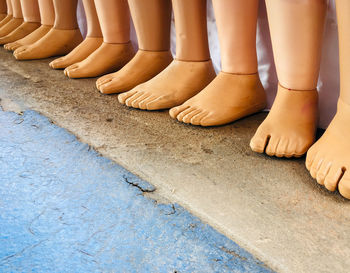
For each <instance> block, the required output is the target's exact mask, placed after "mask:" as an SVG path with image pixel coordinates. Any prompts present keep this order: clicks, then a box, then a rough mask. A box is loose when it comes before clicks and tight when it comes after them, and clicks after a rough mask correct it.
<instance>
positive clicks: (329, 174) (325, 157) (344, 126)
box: [306, 99, 350, 199]
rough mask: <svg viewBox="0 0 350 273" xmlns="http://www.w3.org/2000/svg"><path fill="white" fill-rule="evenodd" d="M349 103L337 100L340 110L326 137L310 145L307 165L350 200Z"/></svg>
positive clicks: (331, 189) (320, 179)
mask: <svg viewBox="0 0 350 273" xmlns="http://www.w3.org/2000/svg"><path fill="white" fill-rule="evenodd" d="M349 124H350V105H348V104H346V103H345V102H343V101H342V100H341V99H339V101H338V110H337V114H336V115H335V117H334V119H333V120H332V122H331V124H330V125H329V126H328V128H327V130H326V132H325V133H324V134H323V136H322V137H321V138H320V139H319V140H318V141H317V142H316V143H315V144H314V145H313V146H312V147H311V148H310V150H309V151H308V152H307V157H306V168H307V169H308V170H309V171H310V174H311V176H312V177H313V178H315V179H317V182H318V183H319V184H321V185H324V186H325V187H326V188H327V189H328V190H330V191H335V190H336V189H338V190H339V192H340V194H341V195H342V196H344V197H345V198H348V199H350V154H349V151H350V139H349V135H350V127H349Z"/></svg>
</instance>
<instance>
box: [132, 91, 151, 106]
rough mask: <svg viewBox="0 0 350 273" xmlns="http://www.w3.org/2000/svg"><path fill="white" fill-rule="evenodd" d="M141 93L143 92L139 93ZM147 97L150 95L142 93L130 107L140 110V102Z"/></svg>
mask: <svg viewBox="0 0 350 273" xmlns="http://www.w3.org/2000/svg"><path fill="white" fill-rule="evenodd" d="M141 93H143V92H141ZM149 96H151V94H148V93H143V94H142V95H141V96H139V97H138V98H136V99H135V100H134V101H133V102H132V103H131V106H132V107H134V108H140V102H141V101H143V100H144V99H146V98H148V97H149Z"/></svg>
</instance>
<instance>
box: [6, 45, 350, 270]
mask: <svg viewBox="0 0 350 273" xmlns="http://www.w3.org/2000/svg"><path fill="white" fill-rule="evenodd" d="M48 62H49V60H45V61H32V62H17V61H15V60H14V59H13V57H12V56H11V55H10V54H9V53H7V52H4V51H3V50H0V77H1V82H0V97H1V98H2V99H3V100H2V105H3V106H4V107H5V108H8V109H18V108H19V109H20V108H30V109H34V110H37V111H39V112H40V113H42V114H44V115H46V116H48V117H49V118H50V119H52V120H53V121H54V122H55V123H57V124H58V125H60V126H61V127H64V128H67V129H68V130H69V131H71V132H72V133H74V134H75V135H76V136H78V138H79V139H80V140H81V141H83V142H85V143H88V144H89V145H91V146H93V147H94V148H95V149H96V150H97V151H99V152H100V153H102V154H103V155H104V156H107V157H109V158H111V159H112V160H114V161H116V162H117V163H119V164H121V165H122V166H124V167H125V168H126V169H128V170H129V171H131V172H133V173H135V174H137V175H139V176H140V177H141V178H142V179H144V180H146V181H148V182H150V183H151V184H152V185H154V186H155V187H156V193H157V194H158V195H160V196H166V197H167V198H168V199H169V200H172V202H177V203H179V204H181V205H182V206H184V207H185V208H186V209H188V210H190V211H191V212H192V213H193V214H195V215H196V216H199V217H200V218H201V219H202V220H204V221H206V222H208V223H209V224H210V225H212V226H213V227H215V228H216V229H217V230H219V231H220V232H222V233H224V234H225V235H227V236H229V237H230V238H231V239H233V240H234V241H235V242H238V243H239V244H240V245H241V246H243V247H244V248H246V249H247V250H248V251H250V252H251V253H253V254H254V255H255V256H256V257H258V258H259V259H261V260H262V261H264V262H266V263H267V264H268V265H269V266H270V267H272V268H274V269H276V270H278V271H280V272H347V271H348V268H349V267H350V260H349V259H348V257H350V232H349V229H350V203H349V202H348V201H346V200H344V199H342V198H341V197H340V196H339V195H338V194H337V193H333V194H332V193H329V192H327V191H326V190H324V189H323V188H321V187H319V186H318V185H317V184H316V182H315V181H314V180H313V179H312V178H310V176H309V174H308V172H307V171H306V169H305V167H304V158H302V159H298V160H283V159H276V158H269V157H267V156H264V155H257V154H255V153H253V152H251V151H250V149H249V146H248V145H249V140H250V138H251V136H252V135H253V134H254V132H255V130H256V128H257V127H258V125H259V123H260V122H261V121H262V120H263V118H264V116H265V114H259V115H255V116H252V117H249V118H246V119H244V120H241V121H238V122H236V123H234V124H230V125H227V126H222V127H217V128H199V127H194V126H186V125H183V124H180V123H178V122H176V121H174V120H172V119H170V118H169V116H168V114H167V112H166V111H163V112H145V111H138V110H131V109H128V108H126V107H124V106H121V105H119V103H118V102H117V97H116V96H104V95H101V94H99V93H98V92H97V90H96V88H95V86H94V82H95V80H94V79H87V80H68V79H67V78H66V77H65V76H64V75H63V73H62V71H53V70H51V69H50V68H49V67H48ZM13 102H15V103H16V104H18V105H19V107H18V106H16V105H15V104H13Z"/></svg>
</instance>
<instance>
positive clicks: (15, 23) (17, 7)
mask: <svg viewBox="0 0 350 273" xmlns="http://www.w3.org/2000/svg"><path fill="white" fill-rule="evenodd" d="M11 6H12V13H13V14H12V15H13V17H12V18H11V20H9V21H8V22H7V23H6V24H5V25H3V26H2V27H1V28H0V38H2V37H4V36H6V35H8V34H9V33H11V32H12V31H14V30H15V29H16V28H18V27H19V26H20V25H21V24H22V23H23V14H22V8H21V1H20V0H11Z"/></svg>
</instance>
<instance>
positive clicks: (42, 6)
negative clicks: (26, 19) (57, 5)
mask: <svg viewBox="0 0 350 273" xmlns="http://www.w3.org/2000/svg"><path fill="white" fill-rule="evenodd" d="M24 1H25V0H24ZM38 6H39V14H40V18H41V26H40V27H39V28H37V29H36V30H34V31H33V32H32V33H30V34H28V35H27V36H25V37H24V38H22V39H20V40H17V41H15V42H12V43H8V44H6V45H4V48H5V49H7V50H10V51H14V50H16V49H17V48H19V47H21V46H24V45H31V44H34V43H35V42H36V41H39V40H40V39H41V38H42V37H44V36H45V35H46V34H47V33H48V32H49V31H50V30H51V28H52V27H53V24H54V22H55V9H54V6H53V1H52V0H38ZM24 13H25V12H24Z"/></svg>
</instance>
